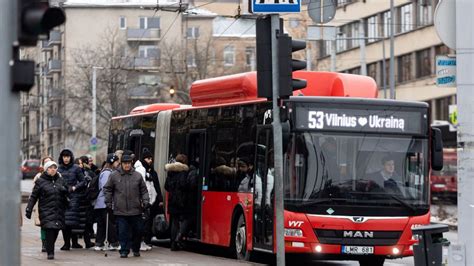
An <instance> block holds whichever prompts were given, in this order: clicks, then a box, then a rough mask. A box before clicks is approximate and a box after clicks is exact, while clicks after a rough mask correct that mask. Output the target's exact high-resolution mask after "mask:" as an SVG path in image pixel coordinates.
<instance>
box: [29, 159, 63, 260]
mask: <svg viewBox="0 0 474 266" xmlns="http://www.w3.org/2000/svg"><path fill="white" fill-rule="evenodd" d="M44 169H45V172H44V173H43V174H42V175H41V177H40V178H39V179H38V180H37V181H36V182H35V186H34V188H33V192H32V193H31V195H30V199H29V200H28V205H27V207H26V218H28V219H31V212H32V211H33V206H34V205H35V204H36V202H37V201H38V200H39V204H38V205H39V217H40V221H41V229H43V230H45V232H46V252H47V254H48V260H52V259H54V243H55V242H56V239H57V237H58V233H59V230H61V229H63V228H64V225H65V212H66V208H67V206H68V199H67V196H68V188H67V186H66V183H65V182H64V180H63V178H62V177H61V176H60V175H59V174H58V173H57V169H58V165H57V164H56V163H55V162H53V161H49V162H47V163H45V165H44Z"/></svg>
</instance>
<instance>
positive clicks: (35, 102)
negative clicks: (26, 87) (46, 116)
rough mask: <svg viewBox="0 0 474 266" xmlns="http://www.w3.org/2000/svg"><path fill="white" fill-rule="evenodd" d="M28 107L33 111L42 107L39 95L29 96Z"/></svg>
mask: <svg viewBox="0 0 474 266" xmlns="http://www.w3.org/2000/svg"><path fill="white" fill-rule="evenodd" d="M28 107H29V110H31V111H34V110H38V109H39V107H40V101H39V96H32V97H29V99H28Z"/></svg>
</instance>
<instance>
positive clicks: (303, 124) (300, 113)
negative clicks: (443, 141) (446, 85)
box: [295, 106, 427, 134]
mask: <svg viewBox="0 0 474 266" xmlns="http://www.w3.org/2000/svg"><path fill="white" fill-rule="evenodd" d="M397 109H398V110H399V109H400V108H397ZM398 110H390V109H382V110H380V109H379V110H372V109H371V110H368V109H341V108H337V109H336V108H327V107H306V106H305V107H296V123H295V125H296V129H297V130H329V131H357V132H360V131H362V132H381V133H403V134H426V126H425V125H426V119H427V115H426V113H424V112H421V110H420V111H412V112H410V111H398Z"/></svg>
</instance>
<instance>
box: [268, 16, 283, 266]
mask: <svg viewBox="0 0 474 266" xmlns="http://www.w3.org/2000/svg"><path fill="white" fill-rule="evenodd" d="M271 31H272V33H271V39H272V89H273V90H272V91H273V145H274V158H275V228H276V234H275V235H276V251H277V256H276V257H277V265H278V266H284V265H285V235H284V230H285V229H284V209H283V208H284V207H283V140H282V129H281V121H280V106H279V104H278V98H279V97H280V84H279V76H280V73H279V69H278V68H279V65H278V36H277V32H278V33H279V32H280V16H279V15H278V14H272V15H271Z"/></svg>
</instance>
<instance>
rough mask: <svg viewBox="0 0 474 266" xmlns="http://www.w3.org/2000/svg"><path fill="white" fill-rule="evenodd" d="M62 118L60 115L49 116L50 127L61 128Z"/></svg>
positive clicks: (51, 128)
mask: <svg viewBox="0 0 474 266" xmlns="http://www.w3.org/2000/svg"><path fill="white" fill-rule="evenodd" d="M62 121H63V120H62V118H61V117H59V116H55V115H52V116H49V117H48V129H50V130H54V129H61V124H62Z"/></svg>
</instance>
